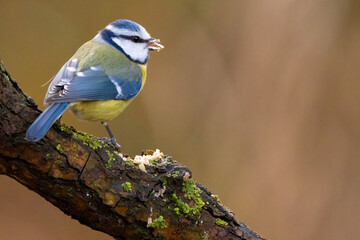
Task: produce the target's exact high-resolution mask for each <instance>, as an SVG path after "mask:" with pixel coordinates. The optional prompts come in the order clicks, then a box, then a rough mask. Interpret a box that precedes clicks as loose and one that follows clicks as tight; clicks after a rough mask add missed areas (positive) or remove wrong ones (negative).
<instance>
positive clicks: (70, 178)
mask: <svg viewBox="0 0 360 240" xmlns="http://www.w3.org/2000/svg"><path fill="white" fill-rule="evenodd" d="M39 113H40V111H39V109H38V108H37V106H36V104H35V103H34V101H33V100H32V99H31V98H28V97H27V96H26V95H25V94H24V93H23V92H22V91H21V89H20V88H19V86H18V85H17V83H16V82H15V81H14V80H12V79H11V77H10V75H9V73H8V72H7V71H6V70H5V67H4V65H3V64H2V63H1V62H0V126H1V129H2V131H0V174H5V175H7V176H9V177H12V178H14V179H16V180H17V181H18V182H20V183H21V184H23V185H25V186H26V187H28V188H29V189H31V190H33V191H35V192H37V193H38V194H40V195H41V196H42V197H44V198H45V199H47V200H48V201H49V202H51V203H52V204H53V205H55V206H56V207H58V208H59V209H61V210H62V211H63V212H64V213H65V214H67V215H70V216H71V217H73V218H75V219H77V220H79V221H80V222H81V223H83V224H85V225H87V226H89V227H91V228H93V229H96V230H99V231H102V232H105V233H107V234H109V235H111V236H113V237H115V238H116V239H262V238H261V237H260V236H259V235H257V234H256V233H254V232H253V231H251V230H250V229H249V228H247V227H246V225H245V224H243V223H241V222H239V221H238V220H236V218H235V217H234V214H233V213H232V212H231V211H230V210H228V209H227V208H226V207H225V206H223V205H222V204H221V203H220V202H219V201H218V199H217V197H216V196H214V195H212V194H211V193H210V192H209V191H208V190H207V189H206V188H205V187H203V186H202V185H200V184H196V183H195V181H194V180H193V179H192V178H191V172H190V170H189V169H187V168H186V167H184V166H182V165H181V164H179V163H177V162H176V161H173V160H172V159H171V157H168V156H163V157H161V158H158V159H157V160H154V161H152V162H151V163H150V164H149V165H147V166H146V172H145V171H142V170H141V169H139V167H138V166H137V165H135V164H134V163H133V161H132V160H131V159H130V158H124V159H122V158H121V157H120V155H119V154H117V152H116V151H114V149H113V148H112V147H111V146H109V145H107V144H106V143H104V142H102V141H101V140H100V139H98V138H95V137H92V136H89V135H87V134H84V133H80V132H77V131H75V129H73V128H72V127H67V126H66V125H64V124H61V123H59V122H57V123H55V124H54V126H53V127H52V128H51V129H50V131H49V132H48V134H47V135H46V137H44V138H43V139H42V140H40V141H39V142H36V143H31V142H27V141H26V140H25V139H24V136H25V132H26V129H27V128H28V127H29V125H30V124H31V123H32V122H33V121H34V120H35V119H36V117H37V116H38V115H39Z"/></svg>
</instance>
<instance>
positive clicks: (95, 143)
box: [73, 132, 109, 150]
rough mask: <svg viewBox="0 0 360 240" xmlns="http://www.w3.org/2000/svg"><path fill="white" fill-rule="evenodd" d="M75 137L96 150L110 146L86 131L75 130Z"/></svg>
mask: <svg viewBox="0 0 360 240" xmlns="http://www.w3.org/2000/svg"><path fill="white" fill-rule="evenodd" d="M73 138H75V139H77V140H80V141H82V143H83V144H84V145H86V146H89V147H91V148H92V149H94V150H96V149H99V148H103V147H108V146H109V145H108V144H106V143H104V142H103V141H100V140H99V139H97V138H96V137H94V136H91V135H89V134H86V133H81V132H73Z"/></svg>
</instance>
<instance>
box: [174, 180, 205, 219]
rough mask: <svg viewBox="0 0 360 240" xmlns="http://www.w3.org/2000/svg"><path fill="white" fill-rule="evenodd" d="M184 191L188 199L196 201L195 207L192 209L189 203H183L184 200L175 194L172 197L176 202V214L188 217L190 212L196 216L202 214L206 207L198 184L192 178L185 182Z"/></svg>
mask: <svg viewBox="0 0 360 240" xmlns="http://www.w3.org/2000/svg"><path fill="white" fill-rule="evenodd" d="M182 191H183V193H184V197H185V198H186V199H189V200H193V201H194V205H193V206H192V207H190V206H189V205H188V204H187V203H185V202H183V201H182V199H181V198H180V197H178V196H177V195H176V194H175V193H174V194H173V195H172V197H173V200H174V201H175V207H174V212H175V213H176V214H178V215H179V214H180V213H183V214H185V215H186V214H188V213H190V212H191V213H192V214H194V215H198V214H200V212H201V209H202V207H203V206H204V205H205V203H204V201H203V200H202V199H201V196H200V194H201V190H200V189H199V188H198V187H197V186H196V183H195V181H194V180H193V179H192V178H190V179H188V180H187V181H185V182H183V188H182Z"/></svg>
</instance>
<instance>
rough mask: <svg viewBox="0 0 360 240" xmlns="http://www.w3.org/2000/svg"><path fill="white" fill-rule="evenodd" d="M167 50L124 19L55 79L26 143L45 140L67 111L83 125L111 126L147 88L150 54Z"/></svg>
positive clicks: (107, 29)
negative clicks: (90, 122) (84, 123)
mask: <svg viewBox="0 0 360 240" xmlns="http://www.w3.org/2000/svg"><path fill="white" fill-rule="evenodd" d="M163 48H164V46H163V45H161V44H160V40H159V39H156V38H152V37H151V36H150V34H149V33H148V32H147V31H146V29H145V28H144V27H143V26H141V25H140V24H138V23H135V22H133V21H131V20H127V19H119V20H116V21H114V22H112V23H110V24H108V25H107V26H106V27H105V28H104V29H102V30H101V31H99V32H98V33H97V34H96V35H95V37H94V38H93V39H91V40H90V41H88V42H86V43H84V44H83V45H82V46H81V47H80V48H79V49H78V50H77V51H76V52H75V54H74V55H73V56H72V57H71V58H70V59H69V60H68V61H67V62H66V63H65V64H64V65H63V66H62V68H61V69H60V71H59V72H58V73H57V74H56V75H55V77H54V78H53V79H52V81H51V83H50V85H49V87H48V90H47V92H46V95H45V98H44V105H48V107H47V108H46V109H45V110H44V111H43V112H42V113H41V114H40V116H39V117H38V118H37V119H36V120H35V121H34V122H33V123H32V124H31V125H30V127H29V128H28V129H27V131H26V136H25V139H26V140H27V141H31V142H36V141H38V140H40V139H42V138H43V137H44V136H45V135H46V133H47V132H48V131H49V129H50V128H51V126H52V125H53V124H54V122H55V121H56V120H57V119H59V118H60V117H61V115H62V114H63V113H64V112H65V110H66V109H68V108H70V109H71V110H72V112H73V113H74V114H75V115H76V116H77V117H79V118H80V119H83V120H88V121H94V122H100V123H102V124H103V125H104V126H105V129H106V130H107V132H108V134H109V136H110V139H111V141H110V142H111V143H112V144H113V145H114V146H115V147H116V148H117V149H119V150H120V145H119V144H118V143H117V141H116V138H115V137H114V134H113V133H112V132H111V130H110V127H109V125H108V122H109V121H110V120H112V119H114V118H115V117H116V116H118V115H119V114H120V113H122V112H123V111H124V109H125V108H126V107H127V106H128V105H129V104H130V103H131V102H132V101H133V100H134V98H135V97H136V96H137V95H138V94H139V93H140V91H141V90H142V89H143V87H144V84H145V82H146V72H147V61H148V59H149V54H150V51H160V50H161V49H163Z"/></svg>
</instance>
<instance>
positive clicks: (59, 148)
mask: <svg viewBox="0 0 360 240" xmlns="http://www.w3.org/2000/svg"><path fill="white" fill-rule="evenodd" d="M56 150H58V151H59V153H64V152H65V150H64V149H63V148H62V147H61V145H60V143H59V144H58V145H57V146H56Z"/></svg>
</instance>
